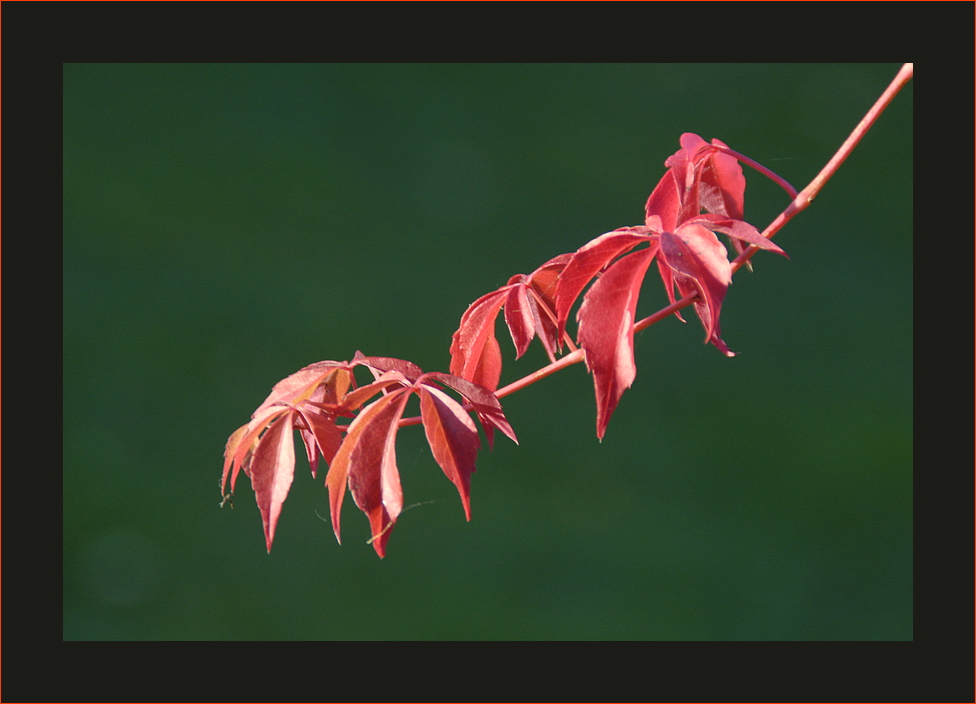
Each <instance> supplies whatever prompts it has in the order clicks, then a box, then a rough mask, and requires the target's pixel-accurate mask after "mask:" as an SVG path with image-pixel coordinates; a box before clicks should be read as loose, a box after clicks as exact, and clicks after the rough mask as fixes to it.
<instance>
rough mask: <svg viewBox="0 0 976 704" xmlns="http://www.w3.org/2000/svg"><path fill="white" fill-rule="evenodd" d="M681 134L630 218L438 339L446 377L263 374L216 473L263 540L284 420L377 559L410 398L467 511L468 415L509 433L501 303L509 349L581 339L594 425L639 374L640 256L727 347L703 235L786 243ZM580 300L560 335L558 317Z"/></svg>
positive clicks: (487, 302)
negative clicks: (365, 528)
mask: <svg viewBox="0 0 976 704" xmlns="http://www.w3.org/2000/svg"><path fill="white" fill-rule="evenodd" d="M680 144H681V148H680V149H679V150H678V151H677V152H676V153H675V154H673V155H672V156H670V157H669V158H668V159H667V160H666V161H665V166H666V167H667V170H666V172H665V174H664V176H663V177H662V178H661V180H660V182H659V183H658V184H657V186H656V187H655V188H654V190H653V191H652V192H651V194H650V197H649V198H648V199H647V203H646V204H645V219H644V223H643V224H642V225H635V226H628V227H621V228H618V229H616V230H613V231H611V232H607V233H605V234H603V235H600V236H599V237H597V238H595V239H593V240H592V241H590V242H588V243H586V244H585V245H583V246H582V247H580V248H579V249H577V250H576V251H575V252H571V253H567V254H562V255H560V256H558V257H555V258H553V259H550V260H549V261H547V262H545V263H544V264H542V265H541V266H540V267H539V268H537V269H536V270H535V271H533V272H532V273H531V274H527V275H523V274H518V275H515V276H513V277H511V278H510V279H509V280H508V282H507V283H506V284H505V285H504V286H502V287H501V288H499V289H498V290H496V291H492V292H491V293H487V294H485V295H484V296H481V297H480V298H478V299H477V300H476V301H474V302H473V303H472V304H471V305H470V306H469V307H468V308H467V310H466V311H465V312H464V315H463V316H462V317H461V321H460V324H459V327H458V329H457V330H456V331H455V332H454V335H453V337H452V342H451V347H450V353H451V362H450V373H449V374H447V373H439V372H426V373H425V372H423V370H421V369H420V367H418V366H417V365H415V364H413V363H411V362H408V361H405V360H401V359H395V358H390V357H367V356H363V355H362V354H361V353H359V352H357V353H356V355H355V356H354V357H353V359H352V360H351V361H348V362H337V361H323V362H317V363H315V364H312V365H309V366H307V367H305V368H304V369H301V370H299V371H297V372H295V373H294V374H292V375H291V376H289V377H287V378H285V379H284V380H282V381H280V382H279V383H278V384H276V385H275V387H274V388H273V389H272V391H271V394H270V395H269V396H268V398H267V399H265V401H264V403H262V404H261V405H260V406H259V407H258V408H257V410H256V411H255V412H254V414H253V415H252V416H251V420H250V421H249V422H248V423H247V424H245V425H243V426H241V427H240V428H238V429H237V430H236V431H235V432H234V433H233V434H232V435H231V436H230V438H229V439H228V441H227V445H226V447H225V452H224V469H223V475H222V478H221V488H222V491H224V492H226V491H227V487H228V483H229V487H230V492H231V493H233V491H234V487H235V484H236V480H237V477H238V474H239V473H240V471H241V470H243V471H244V473H245V474H246V475H247V476H248V477H249V478H250V480H251V484H252V486H253V488H254V492H255V498H256V500H257V504H258V507H259V509H260V512H261V518H262V521H263V523H264V533H265V541H266V544H267V548H268V550H269V551H270V549H271V545H272V542H273V541H274V534H275V528H276V526H277V523H278V517H279V515H280V513H281V508H282V504H283V503H284V501H285V498H286V497H287V495H288V491H289V489H290V487H291V483H292V480H293V477H294V468H295V449H294V440H293V431H295V430H297V431H298V432H299V435H300V437H301V439H302V442H303V444H304V447H305V451H306V455H307V457H308V461H309V465H310V467H311V471H312V475H313V477H314V476H315V474H316V471H317V468H318V462H319V460H320V459H322V460H324V461H325V462H326V464H327V465H328V466H329V471H328V474H327V476H326V480H325V483H326V486H327V487H328V490H329V500H330V509H331V514H332V525H333V529H334V531H335V534H336V539H340V516H341V512H342V504H343V499H344V497H345V494H346V489H347V488H348V490H349V493H351V494H352V497H353V501H354V502H355V504H356V506H357V507H358V508H359V509H360V510H361V511H363V513H365V514H366V516H367V517H368V519H369V522H370V526H371V530H372V539H371V542H372V545H373V548H374V549H375V550H376V553H377V554H378V555H379V556H380V557H383V556H384V555H385V553H386V545H387V542H388V540H389V537H390V532H391V530H392V528H393V526H394V525H395V524H396V521H397V518H398V517H399V515H400V513H401V512H402V510H403V491H402V488H401V485H400V476H399V471H398V469H397V464H396V437H397V431H398V430H399V428H400V427H402V426H404V425H408V424H412V423H414V422H415V421H416V419H409V418H404V412H405V409H406V405H407V401H408V399H409V398H410V397H411V396H414V395H416V396H417V397H418V398H419V402H420V418H419V422H420V423H421V424H422V425H423V426H424V432H425V434H426V437H427V441H428V443H429V445H430V448H431V452H432V454H433V457H434V459H435V460H436V461H437V463H438V465H439V466H440V468H441V470H442V471H443V472H444V474H445V476H447V478H448V479H449V480H450V481H451V482H452V483H453V484H454V485H455V486H456V487H457V490H458V493H459V495H460V497H461V503H462V505H463V507H464V511H465V515H466V517H467V518H468V520H470V519H471V503H470V481H471V474H473V473H474V471H475V460H476V458H477V453H478V450H479V449H480V447H481V442H480V439H479V434H478V430H477V426H476V425H475V423H474V421H473V419H472V417H471V414H472V413H473V414H474V416H475V417H476V418H477V419H478V421H479V422H480V425H481V427H482V431H483V432H484V434H485V437H486V438H487V440H488V443H489V445H491V444H492V443H493V440H494V431H495V430H498V431H501V432H502V434H504V435H506V436H507V437H509V438H510V439H511V440H513V441H515V442H517V439H516V436H515V432H514V431H513V430H512V428H511V426H510V425H509V423H508V421H507V420H506V418H505V415H504V412H503V411H502V406H501V403H500V401H499V394H498V393H496V392H498V384H499V381H500V379H501V373H502V354H501V346H500V344H499V342H498V339H497V337H496V335H495V328H496V321H497V319H498V317H499V315H500V314H502V315H503V318H504V321H505V325H506V327H507V328H508V331H509V333H510V335H511V338H512V342H513V344H514V346H515V354H516V358H519V357H521V356H522V355H523V354H525V352H526V350H527V349H528V347H529V345H530V344H531V342H532V340H533V339H535V338H536V337H538V338H539V340H540V342H541V343H542V345H543V347H544V349H545V351H546V354H547V355H548V356H549V359H550V361H551V362H556V360H557V358H558V357H559V356H560V355H562V354H564V350H566V349H569V350H570V351H572V352H573V353H577V350H581V352H582V357H583V359H584V360H585V362H586V367H587V369H588V370H589V372H590V373H591V374H592V376H593V383H594V390H595V396H596V433H597V436H598V437H599V438H602V437H603V436H604V434H605V432H606V429H607V425H608V423H609V421H610V418H611V416H612V415H613V412H614V410H615V409H616V407H617V404H618V403H619V401H620V398H621V396H622V394H623V392H624V391H625V390H626V389H627V388H629V387H630V386H631V384H632V383H633V381H634V378H635V377H636V374H637V368H636V364H635V361H634V318H635V313H636V309H637V302H638V298H639V294H640V289H641V286H642V284H643V281H644V277H645V275H646V274H647V272H648V270H649V269H650V267H651V265H652V264H656V269H657V272H658V274H659V275H660V278H661V281H662V283H663V285H664V287H665V290H666V291H667V294H668V297H669V299H670V300H671V302H672V303H674V302H675V301H676V300H677V299H679V298H685V297H688V296H692V297H693V299H694V310H695V313H696V314H697V316H698V318H699V319H700V320H701V323H702V326H703V327H704V329H705V342H706V343H710V344H712V345H714V346H715V347H716V348H717V349H718V350H720V351H721V352H722V353H723V354H725V355H728V356H732V355H733V352H731V350H730V349H729V347H728V346H727V345H726V343H725V342H724V341H723V339H722V337H721V326H720V316H721V310H722V303H723V301H724V299H725V295H726V292H727V290H728V287H729V284H730V283H731V280H732V271H733V269H732V263H731V262H730V260H729V250H728V249H727V247H726V245H725V244H723V243H722V242H721V241H720V240H719V239H718V236H717V235H718V234H721V235H723V236H725V237H726V238H728V240H729V243H730V245H731V247H732V251H733V253H735V254H737V255H738V254H742V253H743V252H745V251H746V248H748V247H750V246H755V247H758V248H760V249H764V250H768V251H772V252H776V253H778V254H784V252H783V251H782V250H781V249H780V248H779V247H778V246H777V245H775V244H774V243H773V242H771V241H770V240H769V239H767V238H766V237H764V236H763V235H762V234H761V233H760V232H759V231H758V230H757V229H756V228H755V227H753V226H752V225H750V224H748V223H747V222H745V221H744V220H743V212H744V195H745V185H746V184H745V177H744V175H743V172H742V167H741V165H740V159H745V157H741V155H739V154H737V153H736V152H733V151H732V150H730V149H729V148H728V147H727V146H726V145H725V144H724V143H722V142H721V141H719V140H717V139H715V140H712V142H711V143H709V142H706V141H705V140H704V139H702V138H701V137H699V136H698V135H695V134H690V133H687V134H684V135H682V136H681V140H680ZM746 161H747V163H749V164H750V165H754V164H753V163H752V162H751V161H749V160H746ZM756 166H757V165H756ZM758 168H760V170H762V171H763V172H764V173H767V175H771V174H769V173H768V172H766V171H765V170H764V169H762V168H761V167H758ZM771 176H772V177H773V178H774V180H777V182H780V183H781V184H782V185H784V187H785V188H787V191H788V192H791V195H795V194H796V192H795V191H794V190H792V187H789V186H788V185H786V184H784V182H782V181H781V180H780V179H778V177H775V176H774V175H771ZM581 297H582V302H581V303H580V305H579V306H578V310H577V314H576V321H577V329H576V336H575V342H574V338H573V336H572V335H571V334H570V333H569V331H568V330H567V324H568V322H569V318H570V313H571V312H572V310H573V308H574V307H576V304H577V302H578V301H579V300H580V298H581ZM678 317H679V318H680V315H679V316H678ZM357 367H362V368H365V369H367V370H369V372H370V373H371V374H372V378H373V380H372V381H371V382H370V383H367V384H363V385H358V384H357V381H356V378H355V375H354V370H355V369H356V368H357ZM448 391H450V392H453V393H455V394H457V395H458V396H459V397H460V399H461V400H460V401H459V400H457V399H455V398H454V397H453V396H451V395H450V394H449V393H447V392H448ZM228 496H229V495H228Z"/></svg>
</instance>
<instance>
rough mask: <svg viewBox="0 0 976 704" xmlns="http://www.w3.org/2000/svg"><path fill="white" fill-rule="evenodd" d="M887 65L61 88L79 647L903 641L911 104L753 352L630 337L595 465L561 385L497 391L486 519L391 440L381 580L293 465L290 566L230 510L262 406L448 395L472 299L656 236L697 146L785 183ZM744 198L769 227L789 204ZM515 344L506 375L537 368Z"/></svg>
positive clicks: (800, 174)
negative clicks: (507, 431)
mask: <svg viewBox="0 0 976 704" xmlns="http://www.w3.org/2000/svg"><path fill="white" fill-rule="evenodd" d="M897 70H898V65H897V64H879V65H846V64H843V65H840V64H831V65H816V64H804V65H729V64H722V65H714V64H713V65H564V64H561V65H393V66H389V65H365V66H363V65H65V66H64V69H63V76H64V86H63V89H64V136H63V147H64V155H63V156H64V161H63V176H64V193H63V198H64V235H63V246H64V249H63V252H64V267H63V284H64V289H63V290H64V294H63V295H64V301H63V308H64V310H63V314H64V317H63V336H64V337H63V340H64V342H63V345H64V348H63V363H64V366H63V370H64V371H63V394H64V419H63V420H64V425H63V427H64V430H63V434H64V435H63V440H64V443H63V447H64V449H63V470H64V477H63V480H64V494H63V511H64V516H63V518H64V523H63V578H64V583H63V611H64V613H63V616H64V622H63V626H64V638H65V639H309V640H320V639H384V638H393V639H438V638H454V639H562V638H566V639H590V638H592V639H605V638H609V639H625V638H626V639H910V638H912V637H913V605H912V598H913V549H912V545H913V537H912V531H913V527H912V526H913V508H912V468H913V460H912V453H913V430H912V420H913V411H912V408H913V405H912V404H913V392H912V379H913V368H912V359H913V344H912V335H913V313H912V304H913V293H912V289H913V283H912V276H913V269H912V208H913V205H912V197H913V195H912V180H913V176H912V171H913V164H912V159H913V157H912V133H913V116H912V111H913V87H912V85H911V84H909V85H908V86H907V88H906V89H905V90H904V91H903V92H902V93H901V94H900V95H899V96H898V97H897V98H896V99H895V101H894V102H893V103H892V105H891V106H890V107H889V109H888V111H887V112H886V113H885V114H883V115H882V117H881V119H880V120H879V122H878V124H877V125H876V126H875V127H874V129H872V131H871V132H870V133H869V134H868V135H867V137H866V138H865V139H864V141H863V142H862V143H861V145H860V146H859V147H858V148H857V149H856V150H855V151H854V153H853V155H852V156H851V157H850V159H849V160H848V161H847V163H846V164H845V165H844V166H843V167H842V168H841V170H840V171H839V172H838V174H837V175H836V177H835V178H834V179H833V180H832V181H831V182H830V183H829V184H828V185H827V187H826V188H825V190H824V191H823V192H822V193H821V195H820V197H819V198H818V199H817V200H816V202H815V203H814V204H813V205H812V206H811V207H810V208H809V209H808V210H807V211H805V212H804V213H802V214H801V215H800V216H798V217H797V218H796V219H795V220H794V221H792V222H791V223H790V224H789V225H788V226H787V227H786V228H785V229H784V230H783V231H781V233H780V234H779V235H778V237H777V242H778V243H779V244H780V245H781V246H782V247H783V248H784V249H786V251H787V252H788V253H789V255H790V257H791V259H790V260H786V259H783V258H781V257H777V256H775V255H771V254H761V255H760V256H759V257H757V258H756V260H755V272H753V273H749V272H747V271H745V270H743V271H742V272H740V273H739V274H738V275H737V276H736V279H735V282H734V283H733V286H732V287H731V289H730V291H729V295H728V297H727V299H726V303H725V306H724V308H723V316H722V326H723V337H724V339H725V340H726V342H727V343H728V344H729V346H730V347H731V348H732V349H733V350H735V351H736V352H738V353H739V356H737V357H735V358H733V359H727V358H725V357H723V356H722V355H721V354H719V353H718V352H717V351H716V350H715V349H714V348H712V347H707V346H705V345H703V344H702V338H703V332H702V329H701V326H700V325H699V323H698V321H697V319H695V318H694V317H691V318H690V319H689V323H688V324H687V325H682V324H681V323H680V322H678V321H677V320H675V319H673V318H671V319H668V320H665V321H663V322H662V323H660V324H658V325H655V326H653V327H651V328H649V329H648V330H646V331H644V332H643V333H642V334H640V335H639V336H638V339H637V350H636V358H637V366H638V375H637V379H636V382H635V383H634V386H633V388H631V389H630V390H629V391H628V392H627V393H626V394H625V395H624V397H623V400H622V402H621V404H620V406H619V408H618V409H617V412H616V414H615V416H614V418H613V420H612V422H611V424H610V426H609V429H608V432H607V435H606V437H605V439H604V440H603V442H602V443H600V442H598V441H597V439H596V436H595V410H594V402H593V389H592V383H591V380H590V379H589V378H588V377H587V376H586V373H585V370H584V369H583V367H582V366H580V365H578V366H576V367H572V368H570V369H567V370H565V371H563V372H560V373H559V374H557V375H556V376H553V377H550V378H549V379H546V380H544V381H542V382H540V383H538V384H536V385H534V386H532V387H529V388H528V389H525V390H523V391H521V392H519V393H517V394H515V395H513V396H511V397H508V398H507V399H505V401H504V406H505V410H506V412H507V415H508V418H509V420H510V421H511V423H512V425H513V426H514V428H515V430H516V432H517V433H518V436H519V440H520V442H521V445H520V446H515V445H513V444H512V443H511V442H509V441H508V440H507V439H505V438H503V437H500V438H499V439H498V440H497V443H496V447H495V449H494V451H493V452H491V453H489V452H488V451H487V450H484V451H482V453H481V454H480V455H479V461H478V472H477V474H476V475H475V476H474V478H473V482H472V521H471V523H466V522H465V520H464V514H463V511H462V508H461V504H460V501H459V500H458V497H457V492H456V490H455V489H454V487H453V486H452V485H451V484H450V482H448V481H447V480H446V478H445V477H444V476H443V474H442V473H441V472H440V470H439V469H438V468H437V466H436V464H435V463H434V461H433V459H432V458H431V455H430V451H429V449H427V448H426V446H425V442H424V440H423V434H422V432H421V431H420V430H419V429H418V428H408V429H404V430H403V431H401V433H400V439H399V442H398V449H399V455H398V457H399V465H400V470H401V474H402V478H403V485H404V491H405V501H406V504H408V505H410V504H420V505H417V506H415V507H413V508H409V509H408V510H407V511H406V512H405V513H404V514H403V515H402V517H401V519H400V521H399V523H398V524H397V527H396V530H395V532H394V534H393V535H392V537H391V539H390V543H389V546H388V554H387V558H386V559H385V560H380V559H379V558H377V556H376V555H375V553H374V552H373V550H372V547H371V546H369V545H367V544H366V540H367V539H368V538H369V530H368V523H367V521H366V518H365V517H364V516H363V515H362V514H361V513H360V512H358V511H356V510H355V507H354V506H353V504H352V501H351V500H349V499H347V501H346V506H345V512H344V519H345V520H344V522H343V528H344V531H343V538H344V544H343V545H341V546H340V545H337V543H336V541H335V538H334V536H333V535H332V530H331V527H330V525H329V523H328V522H327V521H328V497H327V492H326V490H325V489H324V487H323V479H324V477H323V476H320V478H319V479H315V480H313V479H312V478H311V477H310V475H309V472H308V468H307V463H306V462H305V460H304V458H303V457H301V456H299V459H298V466H297V468H296V475H295V482H294V485H293V487H292V490H291V494H290V495H289V498H288V500H287V502H286V503H285V506H284V510H283V512H282V517H281V521H280V523H279V525H278V532H277V536H276V542H275V545H274V549H273V551H272V553H271V554H270V555H268V554H267V553H266V551H265V548H264V539H263V535H262V531H261V522H260V517H259V515H258V512H257V507H256V505H255V504H254V501H253V493H252V492H251V488H250V485H249V483H248V481H247V479H246V477H243V476H242V477H241V480H240V481H239V483H238V487H237V489H238V490H237V494H236V495H235V504H236V508H235V510H233V511H232V510H229V509H224V510H220V509H219V508H218V503H219V501H220V491H219V489H218V480H219V477H220V471H221V465H222V456H221V455H222V451H223V445H224V442H225V440H226V438H227V436H228V435H229V434H230V433H231V432H232V431H233V430H234V429H235V428H237V427H238V426H239V425H241V424H242V423H244V422H245V421H246V420H247V419H248V417H249V416H250V414H251V412H252V411H253V410H254V409H255V408H256V407H257V406H258V404H260V403H261V401H262V400H263V399H264V398H265V396H266V395H267V393H268V392H269V390H270V388H271V386H272V385H273V384H274V383H275V382H277V381H278V380H279V379H281V378H283V377H285V376H287V375H288V374H290V373H292V372H294V371H296V370H297V369H299V368H301V367H303V366H305V365H306V364H309V363H312V362H315V361H318V360H322V359H349V358H351V357H352V355H353V354H354V353H355V352H356V350H357V349H358V350H362V351H363V352H364V353H365V354H370V355H382V356H392V357H400V358H404V359H409V360H411V361H413V362H415V363H417V364H419V365H420V366H421V367H423V368H424V369H425V370H428V371H435V370H441V371H446V370H447V367H448V365H449V356H448V347H449V344H450V339H451V333H452V332H453V331H454V330H455V329H456V327H457V322H458V320H459V318H460V316H461V314H462V313H463V312H464V310H465V308H466V307H467V305H468V304H469V303H470V302H472V301H473V300H474V299H475V298H477V297H478V296H480V295H481V294H483V293H486V292H488V291H490V290H493V289H495V288H497V287H498V286H500V285H503V284H504V283H505V282H506V281H507V279H508V278H509V277H510V276H511V275H512V274H516V273H528V272H530V271H531V270H532V269H534V268H535V267H536V266H538V265H539V264H541V263H542V262H543V261H545V260H547V259H549V258H550V257H552V256H555V255H557V254H561V253H563V252H568V251H572V250H574V249H576V248H577V247H579V246H581V245H583V244H584V243H586V242H587V241H589V240H590V239H592V238H593V237H596V236H597V235H599V234H601V233H603V232H606V231H608V230H611V229H614V228H615V227H619V226H623V225H633V224H640V223H641V222H642V221H643V205H644V201H645V200H646V198H647V195H648V193H649V192H650V191H651V189H652V188H653V187H654V185H655V184H656V183H657V182H658V180H659V179H660V178H661V175H662V174H663V172H664V167H663V162H664V160H665V158H667V157H668V156H669V155H670V154H672V153H674V152H675V151H676V150H677V149H678V146H679V145H678V138H679V136H680V135H681V133H682V132H686V131H690V132H696V133H698V134H700V135H701V136H703V137H704V138H705V139H708V140H710V139H712V138H713V137H718V138H719V139H722V140H723V141H725V142H726V143H727V144H729V145H730V146H731V147H732V148H734V149H737V150H739V151H741V152H742V153H744V154H746V155H748V156H750V157H752V158H754V159H756V160H757V161H759V162H761V163H763V164H764V165H766V166H768V167H770V168H771V169H773V170H775V171H776V172H778V173H779V174H780V175H781V176H783V177H784V178H786V179H788V180H789V181H791V182H792V183H793V185H794V186H796V187H797V188H802V187H803V186H804V185H806V183H807V182H808V181H809V180H810V179H811V178H812V177H813V176H814V175H815V174H816V173H817V172H818V171H819V169H820V168H821V167H822V166H823V165H824V164H825V163H826V161H827V160H828V159H829V158H830V156H831V155H832V154H833V153H834V151H835V150H836V149H837V147H838V146H839V145H840V144H841V142H842V141H843V140H844V139H845V138H846V136H847V135H848V134H849V132H850V131H851V129H852V128H853V127H854V126H855V125H856V124H857V122H858V120H860V118H861V117H862V116H863V114H864V113H865V112H866V110H867V109H868V108H869V107H870V106H871V104H872V103H873V102H874V100H875V99H876V98H877V97H878V96H879V95H880V94H881V92H882V91H883V90H884V88H885V86H886V85H887V84H888V82H889V81H890V80H891V78H893V77H894V75H895V73H896V72H897ZM746 177H747V179H748V183H749V185H748V188H747V190H746V219H747V220H749V221H750V222H752V223H753V224H755V225H756V226H758V227H759V228H760V229H762V228H763V227H765V225H767V224H768V223H769V222H770V221H771V220H772V218H773V217H775V215H776V214H777V213H778V212H779V211H780V210H781V209H783V208H784V207H785V206H786V204H787V201H788V199H787V197H786V195H785V194H784V193H783V192H782V191H781V190H779V189H778V188H777V187H776V186H775V185H773V184H772V183H770V182H768V181H766V180H765V179H763V178H762V177H761V176H759V175H758V174H757V173H755V172H753V171H751V170H750V169H748V168H747V169H746ZM651 273H652V275H651V276H649V277H648V279H647V282H646V284H645V286H644V288H643V296H642V299H641V302H640V305H639V308H638V315H639V316H645V315H649V314H650V313H653V312H654V311H655V310H657V309H659V308H660V307H662V306H663V305H665V304H666V302H667V301H666V296H665V293H664V291H663V288H662V286H661V284H660V282H659V280H657V277H656V276H654V275H653V271H652V272H651ZM500 333H501V335H500V338H499V339H500V341H501V342H502V344H503V353H504V355H505V365H506V366H505V371H504V375H503V380H502V381H503V383H507V382H508V381H512V380H514V379H516V378H518V377H520V376H522V375H524V374H527V373H529V372H531V371H533V370H534V369H536V368H538V367H539V366H541V365H542V364H543V363H544V362H545V356H544V353H543V352H542V350H541V346H540V345H539V343H538V342H535V343H533V346H532V348H531V349H530V351H529V353H528V354H527V355H526V356H525V357H523V358H522V359H521V360H518V361H517V362H516V361H515V360H514V353H513V350H512V347H511V344H510V340H509V339H508V338H507V333H504V332H503V331H501V330H500ZM411 403H412V404H415V403H416V402H411ZM414 407H415V406H414Z"/></svg>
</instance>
